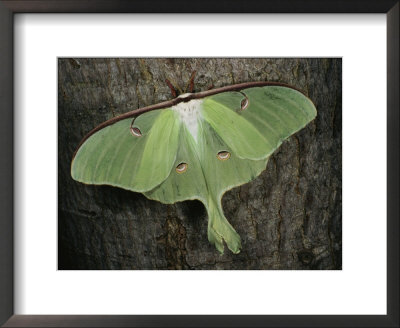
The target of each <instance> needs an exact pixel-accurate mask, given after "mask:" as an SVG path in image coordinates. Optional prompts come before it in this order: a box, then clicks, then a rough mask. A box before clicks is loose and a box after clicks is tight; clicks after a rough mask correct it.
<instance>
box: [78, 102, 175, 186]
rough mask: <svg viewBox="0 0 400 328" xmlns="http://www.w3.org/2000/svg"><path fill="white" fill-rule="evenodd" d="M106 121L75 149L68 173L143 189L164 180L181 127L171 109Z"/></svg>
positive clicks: (95, 181) (93, 181)
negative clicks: (136, 130) (109, 122)
mask: <svg viewBox="0 0 400 328" xmlns="http://www.w3.org/2000/svg"><path fill="white" fill-rule="evenodd" d="M134 123H135V124H134V125H133V128H137V129H139V131H140V132H141V134H142V136H135V135H134V134H132V132H131V124H132V118H128V119H125V120H121V121H119V122H116V123H114V124H112V125H109V126H107V127H105V128H103V129H101V130H99V131H98V132H96V133H95V134H93V135H92V136H91V137H89V138H88V139H87V140H86V141H85V142H84V143H83V144H82V146H81V147H80V148H79V150H78V151H77V153H76V155H75V157H74V159H73V161H72V165H71V175H72V178H74V179H75V180H77V181H80V182H83V183H87V184H108V185H112V186H116V187H121V188H124V189H128V190H132V191H139V192H144V191H147V190H151V189H152V188H154V187H155V186H157V185H159V184H160V183H161V182H162V181H164V180H165V179H166V178H167V177H168V175H169V174H170V172H171V168H172V165H173V163H174V162H175V157H176V152H177V149H178V136H179V131H180V127H181V123H180V121H179V119H177V116H176V113H175V112H174V111H172V110H168V109H166V110H157V111H153V112H149V113H146V115H143V116H139V117H138V118H137V119H136V120H135V122H134Z"/></svg>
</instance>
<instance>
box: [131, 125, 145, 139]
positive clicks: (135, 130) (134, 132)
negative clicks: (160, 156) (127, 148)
mask: <svg viewBox="0 0 400 328" xmlns="http://www.w3.org/2000/svg"><path fill="white" fill-rule="evenodd" d="M130 130H131V133H132V135H133V136H134V137H141V136H142V132H141V131H140V129H139V128H134V127H133V126H131V128H130Z"/></svg>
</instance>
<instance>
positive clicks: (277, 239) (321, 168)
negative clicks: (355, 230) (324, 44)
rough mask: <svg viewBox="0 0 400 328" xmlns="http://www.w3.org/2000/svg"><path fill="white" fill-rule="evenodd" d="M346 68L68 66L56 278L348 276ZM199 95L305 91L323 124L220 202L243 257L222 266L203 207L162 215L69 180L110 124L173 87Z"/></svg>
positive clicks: (134, 197)
mask: <svg viewBox="0 0 400 328" xmlns="http://www.w3.org/2000/svg"><path fill="white" fill-rule="evenodd" d="M341 67H342V64H341V59H328V58H325V59H318V58H312V59H296V58H290V59H266V58H262V59H253V58H244V59H241V58H233V59H229V58H195V59H193V58H190V59H186V58H179V59H171V58H161V59H154V58H152V59H136V58H119V59H111V58H107V59H100V58H96V59H82V58H77V59H72V58H69V59H68V58H65V59H59V62H58V73H59V75H58V82H59V83H58V132H59V133H58V136H59V137H58V172H59V176H58V193H59V194H58V203H59V204H58V209H59V210H58V214H59V217H58V234H59V236H58V240H59V249H58V255H59V258H58V261H59V262H58V265H59V269H341V265H342V264H341V263H342V242H341V241H342V158H341V155H342V145H341V138H342V127H341V126H342V85H341V83H342V78H341V76H342V68H341ZM194 70H196V71H197V75H196V79H195V91H196V92H198V91H203V90H207V89H208V88H209V87H211V86H213V87H221V86H225V85H230V84H236V83H242V82H249V81H276V82H283V83H288V84H290V85H293V86H294V87H296V88H298V89H300V90H303V92H304V93H305V94H306V95H308V96H309V97H310V98H311V100H312V101H313V102H314V104H315V106H316V108H317V117H316V119H315V120H314V121H313V122H311V123H310V124H309V125H308V126H307V127H306V128H304V129H303V130H301V131H299V132H298V133H296V134H295V135H293V136H292V137H291V138H289V139H288V140H287V141H285V142H284V143H283V144H282V145H281V147H280V148H278V149H277V150H276V151H275V153H274V154H273V155H272V156H271V157H270V159H269V161H268V165H267V167H266V170H265V171H263V173H262V174H261V175H260V176H259V177H258V178H256V179H255V180H253V181H252V182H250V183H247V184H245V185H242V186H240V187H237V188H234V189H232V190H230V191H228V192H227V193H226V194H225V195H224V197H223V208H224V213H225V215H226V217H227V218H228V220H229V222H230V223H231V224H232V226H233V227H234V228H235V229H236V231H237V232H238V233H239V235H240V236H241V239H242V250H241V252H240V253H239V254H237V255H235V254H232V253H231V252H230V251H229V250H228V249H227V248H225V253H224V255H220V254H219V253H218V251H217V250H216V249H215V248H214V246H212V245H211V244H210V243H209V242H208V239H207V214H206V211H205V209H204V207H203V205H202V204H201V203H200V202H199V201H185V202H180V203H175V204H173V205H164V204H161V203H159V202H156V201H152V200H148V199H147V198H145V197H144V196H143V195H142V194H140V193H134V192H129V191H126V190H122V189H119V188H114V187H110V186H92V185H84V184H81V183H79V182H76V181H74V180H73V179H72V178H71V175H70V164H71V159H72V155H73V153H74V151H75V149H76V147H77V145H78V144H79V141H80V140H81V139H82V137H83V136H84V135H85V134H86V133H87V132H89V131H90V130H91V129H92V128H94V127H95V126H97V125H98V124H100V123H102V122H104V121H105V120H107V119H109V118H111V117H113V116H116V115H119V114H122V113H124V112H127V111H130V110H133V109H136V108H139V107H144V106H147V105H151V104H155V103H158V102H161V101H164V100H168V99H171V98H172V96H171V92H170V89H169V87H168V86H167V84H166V83H165V79H166V78H168V79H169V80H170V81H171V82H172V83H173V84H174V85H175V86H178V87H180V88H181V89H184V88H185V87H186V85H187V83H188V81H189V79H190V76H191V74H192V72H193V71H194Z"/></svg>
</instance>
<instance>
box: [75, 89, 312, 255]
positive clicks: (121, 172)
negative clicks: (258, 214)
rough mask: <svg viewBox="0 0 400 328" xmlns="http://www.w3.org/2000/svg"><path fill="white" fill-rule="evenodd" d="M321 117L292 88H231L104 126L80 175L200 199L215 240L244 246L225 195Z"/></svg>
mask: <svg viewBox="0 0 400 328" xmlns="http://www.w3.org/2000/svg"><path fill="white" fill-rule="evenodd" d="M315 116H316V109H315V107H314V105H313V103H312V102H311V101H310V100H309V99H308V98H307V97H305V96H304V95H303V94H302V93H300V92H298V91H296V90H294V89H291V88H287V87H280V86H265V87H254V88H248V89H244V90H242V91H240V92H236V91H234V92H223V93H219V94H216V95H213V96H210V97H206V98H204V99H201V100H191V101H189V102H187V103H184V102H183V103H179V104H178V105H176V106H173V107H171V108H168V109H162V110H157V111H153V112H148V113H145V114H142V115H141V116H139V117H138V118H137V120H136V121H135V125H134V127H137V128H138V129H139V130H140V132H141V133H142V136H140V137H135V136H134V135H132V133H131V132H130V128H131V122H132V119H126V120H122V121H119V122H117V123H115V124H113V125H111V126H107V127H105V128H104V129H101V130H99V131H98V132H96V133H95V134H94V135H92V136H91V137H90V138H89V139H87V140H86V141H85V143H83V145H82V146H81V147H80V148H79V150H78V152H77V154H76V156H75V158H74V160H73V163H72V170H71V172H72V177H73V178H74V179H76V180H78V181H81V182H85V183H92V184H109V185H113V186H118V187H122V188H125V189H128V190H133V191H140V192H143V193H144V194H145V195H146V197H148V198H150V199H155V200H158V201H161V202H163V203H175V202H177V201H183V200H187V199H198V200H200V201H201V202H202V203H203V204H204V205H205V207H206V209H207V213H208V217H209V220H208V239H209V241H210V242H211V243H212V244H214V245H215V247H216V248H217V249H218V250H219V251H220V252H221V253H223V251H224V241H225V243H226V244H227V246H228V248H229V249H230V250H231V251H232V252H233V253H239V252H240V248H241V244H240V237H239V235H238V234H237V232H236V231H235V230H234V228H233V227H232V226H231V225H230V224H229V222H228V221H227V219H226V217H225V216H224V213H223V210H222V206H221V199H222V196H223V194H224V193H225V192H226V191H227V190H229V189H232V188H233V187H235V186H239V185H241V184H244V183H246V182H249V181H251V180H253V179H255V178H256V177H257V176H258V175H259V174H260V173H261V172H262V171H263V170H264V169H265V167H266V163H267V161H268V157H269V156H270V155H271V154H272V153H273V152H274V151H275V150H276V149H277V148H278V147H279V145H280V144H281V143H282V141H283V140H284V139H286V138H288V137H289V136H290V135H291V134H293V133H295V132H296V131H298V130H300V129H301V128H303V127H304V126H305V125H306V124H307V123H309V122H310V121H311V120H312V119H313V118H314V117H315Z"/></svg>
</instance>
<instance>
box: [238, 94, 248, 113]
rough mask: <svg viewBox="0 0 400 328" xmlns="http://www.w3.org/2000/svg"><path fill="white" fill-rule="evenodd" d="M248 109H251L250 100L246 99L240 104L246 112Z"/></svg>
mask: <svg viewBox="0 0 400 328" xmlns="http://www.w3.org/2000/svg"><path fill="white" fill-rule="evenodd" d="M247 107H249V98H247V97H246V98H244V99H242V101H241V102H240V109H241V110H245V109H246V108H247Z"/></svg>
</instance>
